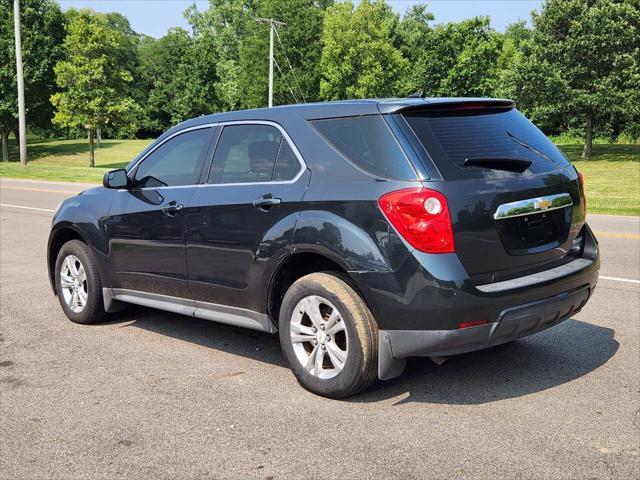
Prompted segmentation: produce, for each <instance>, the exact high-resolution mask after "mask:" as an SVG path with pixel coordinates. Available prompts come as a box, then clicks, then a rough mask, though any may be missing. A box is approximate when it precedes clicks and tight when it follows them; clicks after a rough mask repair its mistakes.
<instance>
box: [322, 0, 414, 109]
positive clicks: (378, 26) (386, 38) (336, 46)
mask: <svg viewBox="0 0 640 480" xmlns="http://www.w3.org/2000/svg"><path fill="white" fill-rule="evenodd" d="M398 24H399V18H398V15H397V14H395V13H393V10H392V9H391V7H390V6H389V5H388V4H387V3H385V2H384V1H382V0H376V1H374V2H371V1H370V0H362V1H361V2H360V3H359V4H358V6H357V7H354V5H353V3H351V2H350V1H348V2H345V3H338V4H336V5H333V6H331V7H329V8H328V9H327V13H326V17H325V21H324V30H323V33H322V43H323V50H322V57H321V60H320V69H321V73H322V79H321V81H320V96H321V98H322V99H324V100H337V99H344V98H366V97H387V96H396V95H398V94H399V93H400V92H402V91H405V90H407V86H406V81H405V77H406V73H407V69H408V68H409V62H408V61H407V59H406V58H404V56H403V55H402V51H401V50H400V48H399V47H398V45H399V42H400V38H399V35H398Z"/></svg>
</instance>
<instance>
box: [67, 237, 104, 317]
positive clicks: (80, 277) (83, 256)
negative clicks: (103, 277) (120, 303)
mask: <svg viewBox="0 0 640 480" xmlns="http://www.w3.org/2000/svg"><path fill="white" fill-rule="evenodd" d="M55 281H56V293H57V295H58V300H59V301H60V305H61V306H62V310H63V311H64V313H65V315H66V316H67V318H69V320H71V321H72V322H74V323H81V324H84V325H87V324H91V323H97V322H101V321H103V320H105V318H106V312H105V311H104V303H103V299H102V283H101V282H100V276H99V274H98V266H97V265H96V261H95V259H94V257H93V253H92V252H91V250H90V249H89V247H88V246H87V245H86V244H85V243H83V242H81V241H79V240H71V241H69V242H67V243H65V244H64V245H63V246H62V248H61V249H60V251H59V252H58V257H57V259H56V270H55Z"/></svg>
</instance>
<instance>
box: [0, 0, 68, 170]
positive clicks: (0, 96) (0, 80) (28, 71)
mask: <svg viewBox="0 0 640 480" xmlns="http://www.w3.org/2000/svg"><path fill="white" fill-rule="evenodd" d="M21 3H22V4H21V7H22V9H21V16H20V19H21V33H22V57H23V64H24V78H25V88H24V89H25V99H26V110H27V115H26V116H27V125H29V126H30V127H39V128H47V127H49V126H50V124H51V118H52V116H53V108H52V107H51V104H50V103H49V97H50V96H51V95H52V94H53V92H54V91H55V88H56V85H55V74H54V71H53V68H54V66H55V64H56V63H57V62H58V60H59V59H60V58H61V55H62V41H63V39H64V17H63V15H62V12H61V11H60V8H59V7H58V4H57V3H55V2H54V1H52V0H22V2H21ZM0 58H2V62H0V137H1V139H2V140H1V142H2V159H3V160H4V161H7V160H8V148H7V141H8V136H9V132H11V131H13V132H17V131H18V128H17V123H18V90H17V85H16V57H15V45H14V38H13V2H12V1H11V0H0Z"/></svg>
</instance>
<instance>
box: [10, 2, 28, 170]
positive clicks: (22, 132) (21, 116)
mask: <svg viewBox="0 0 640 480" xmlns="http://www.w3.org/2000/svg"><path fill="white" fill-rule="evenodd" d="M13 27H14V35H15V40H16V75H17V77H18V137H20V138H19V141H20V164H21V165H26V164H27V127H26V123H25V113H24V72H23V70H22V40H21V38H20V0H13Z"/></svg>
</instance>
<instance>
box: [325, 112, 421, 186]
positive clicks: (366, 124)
mask: <svg viewBox="0 0 640 480" xmlns="http://www.w3.org/2000/svg"><path fill="white" fill-rule="evenodd" d="M312 124H313V126H314V127H315V128H316V129H317V130H318V131H319V132H320V133H321V134H322V135H323V136H324V137H325V138H326V139H327V140H328V141H329V143H331V145H333V146H334V147H335V148H336V149H337V150H338V151H339V152H340V153H342V155H344V156H345V157H346V158H347V159H348V160H350V161H351V162H352V163H354V164H355V165H357V166H358V167H360V168H361V169H363V170H364V171H366V172H369V173H371V174H373V175H376V176H379V177H385V178H397V179H402V180H414V179H415V178H416V173H415V171H414V170H413V168H412V167H411V165H410V164H409V160H408V159H407V157H406V156H405V155H404V153H403V152H402V149H401V148H400V145H398V142H397V141H396V139H395V137H394V135H393V133H391V130H390V129H389V127H388V126H387V124H386V123H385V121H384V119H383V118H382V116H381V115H368V116H361V117H343V118H332V119H328V120H316V121H314V122H312Z"/></svg>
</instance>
